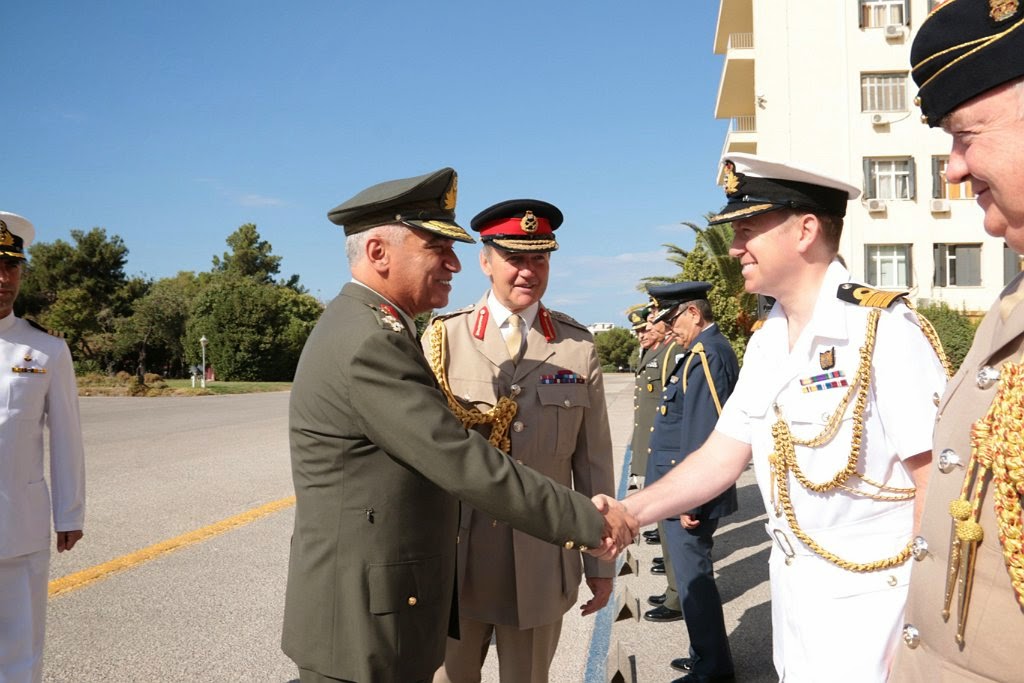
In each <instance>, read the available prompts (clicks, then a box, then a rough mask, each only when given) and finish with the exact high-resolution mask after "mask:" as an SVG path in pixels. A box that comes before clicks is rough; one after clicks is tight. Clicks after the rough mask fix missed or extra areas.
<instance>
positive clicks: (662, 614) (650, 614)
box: [644, 605, 683, 623]
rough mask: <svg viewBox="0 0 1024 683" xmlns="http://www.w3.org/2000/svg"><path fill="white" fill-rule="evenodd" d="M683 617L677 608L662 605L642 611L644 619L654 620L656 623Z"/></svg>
mask: <svg viewBox="0 0 1024 683" xmlns="http://www.w3.org/2000/svg"><path fill="white" fill-rule="evenodd" d="M682 618H683V613H682V612H680V611H679V610H677V609H669V608H668V607H665V606H664V605H660V606H658V607H655V608H654V609H651V610H647V611H646V612H644V619H645V620H647V621H656V622H658V623H663V622H668V621H679V620H680V619H682Z"/></svg>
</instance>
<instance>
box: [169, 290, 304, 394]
mask: <svg viewBox="0 0 1024 683" xmlns="http://www.w3.org/2000/svg"><path fill="white" fill-rule="evenodd" d="M321 311H322V307H321V305H320V302H318V301H317V300H316V299H315V298H314V297H312V296H310V295H308V294H302V293H299V292H295V291H294V290H291V289H289V288H287V287H283V286H279V285H273V284H267V283H261V282H259V281H257V280H256V279H254V278H251V277H242V276H239V275H235V274H226V273H225V274H220V275H217V276H215V277H213V278H211V279H210V281H209V283H208V284H207V285H206V286H205V287H204V288H203V290H202V292H201V293H200V294H199V295H198V297H196V299H195V301H194V303H193V306H192V309H191V317H190V318H189V321H188V323H187V325H186V332H185V354H186V360H187V362H189V363H195V364H198V363H199V361H200V355H201V347H200V344H199V338H200V337H202V336H206V338H207V339H208V340H209V344H208V346H207V352H206V361H207V365H212V366H213V367H214V368H215V370H216V373H217V376H218V377H219V378H222V379H226V380H243V381H258V380H264V381H272V380H289V379H291V378H292V376H293V375H294V374H295V366H296V364H297V363H298V360H299V353H300V352H301V350H302V345H303V344H305V342H306V337H308V336H309V331H310V330H312V328H313V325H314V324H315V323H316V320H317V318H318V317H319V315H320V313H321Z"/></svg>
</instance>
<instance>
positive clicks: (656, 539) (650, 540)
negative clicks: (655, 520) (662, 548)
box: [644, 532, 661, 545]
mask: <svg viewBox="0 0 1024 683" xmlns="http://www.w3.org/2000/svg"><path fill="white" fill-rule="evenodd" d="M644 543H646V544H647V545H661V536H659V535H658V534H657V532H655V534H654V535H653V536H648V537H647V538H645V539H644Z"/></svg>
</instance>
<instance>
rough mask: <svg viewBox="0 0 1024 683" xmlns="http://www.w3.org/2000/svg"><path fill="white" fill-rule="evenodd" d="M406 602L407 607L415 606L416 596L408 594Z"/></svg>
mask: <svg viewBox="0 0 1024 683" xmlns="http://www.w3.org/2000/svg"><path fill="white" fill-rule="evenodd" d="M407 602H408V603H409V607H415V606H416V597H415V596H412V595H410V596H409V600H408V601H407Z"/></svg>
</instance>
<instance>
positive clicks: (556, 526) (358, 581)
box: [282, 283, 604, 683]
mask: <svg viewBox="0 0 1024 683" xmlns="http://www.w3.org/2000/svg"><path fill="white" fill-rule="evenodd" d="M556 388H561V387H556ZM573 388H574V387H565V389H566V397H567V398H568V397H569V393H570V392H569V391H568V390H571V389H573ZM573 398H574V399H575V397H573ZM587 398H589V397H587ZM587 398H583V397H580V398H579V401H581V402H582V401H584V400H587ZM602 401H603V397H602ZM289 410H290V413H289V431H290V442H291V457H292V475H293V479H294V482H295V495H296V499H297V501H296V507H295V531H294V534H293V536H292V542H291V558H290V562H289V568H288V587H287V592H286V595H285V615H284V635H283V643H282V644H283V649H284V651H285V653H286V654H287V655H288V656H289V657H291V658H292V659H293V660H294V661H295V662H296V664H298V666H299V667H300V669H304V670H307V671H312V672H317V673H319V674H321V675H322V676H329V677H332V678H337V679H342V680H347V681H358V682H360V683H371V682H372V683H380V682H392V683H410V682H414V681H427V680H430V679H431V678H432V676H433V674H434V671H435V670H436V669H437V668H438V667H439V666H440V665H441V662H442V660H443V656H444V648H445V636H446V634H447V633H453V634H454V633H455V632H456V631H457V629H452V630H450V629H449V626H450V625H451V626H455V624H454V623H452V624H450V622H449V619H450V617H452V616H453V615H454V613H455V609H456V605H455V602H454V600H453V588H454V586H455V566H456V539H457V536H458V528H459V499H462V500H463V501H465V502H466V503H468V504H470V505H473V506H474V507H475V508H476V509H477V510H480V511H481V514H487V515H492V516H493V517H499V518H501V519H502V520H503V522H508V523H510V524H514V525H516V527H517V528H519V529H522V530H524V531H525V532H527V533H531V534H535V535H536V536H538V537H540V538H543V539H544V540H543V541H534V543H536V545H537V546H538V548H548V547H549V545H548V544H549V543H554V544H557V546H556V545H551V546H550V551H549V552H550V553H553V554H556V555H560V556H563V557H564V558H565V561H566V562H567V563H568V562H570V561H571V560H572V559H575V560H576V562H577V563H578V562H579V559H578V557H579V550H578V549H577V548H578V546H579V545H580V544H585V545H590V546H593V545H595V544H598V543H600V540H601V531H602V528H603V524H604V523H603V518H602V517H601V515H600V514H599V513H598V512H597V510H596V508H595V507H594V505H593V504H592V503H591V502H590V499H589V497H588V496H584V495H581V494H579V493H575V492H572V491H569V490H567V489H566V488H564V487H561V486H558V485H557V484H555V483H554V482H552V481H551V480H549V479H547V478H546V477H544V476H543V475H542V474H541V473H540V472H538V471H537V470H536V469H534V468H531V467H523V466H521V465H519V464H517V463H516V462H515V461H513V460H512V459H511V458H509V457H507V456H506V455H504V454H503V453H501V452H500V451H498V450H497V449H494V448H491V447H490V446H488V444H487V443H486V441H485V440H484V439H483V438H481V437H480V435H479V434H476V433H474V432H472V431H467V430H466V429H464V428H463V426H462V425H461V424H460V423H459V422H458V420H456V419H455V418H454V417H453V415H452V413H451V411H450V410H449V409H448V407H447V405H446V403H445V400H444V398H443V396H442V394H441V392H440V391H439V390H438V388H437V385H436V383H435V381H434V377H433V375H432V373H431V371H430V367H429V366H428V365H427V362H426V359H425V358H424V357H423V354H422V353H421V351H420V347H419V344H418V343H417V340H416V339H415V337H414V335H413V334H412V333H411V332H410V331H409V322H408V320H407V319H406V318H405V316H403V315H401V313H400V312H398V311H395V310H394V308H393V307H392V306H391V305H390V304H389V303H388V302H387V301H386V300H385V299H383V298H382V297H381V296H380V295H378V294H376V293H375V292H373V291H371V290H370V289H368V288H366V287H364V286H362V285H360V284H358V283H349V284H347V285H345V287H344V289H342V292H341V294H340V295H339V296H338V297H337V298H336V299H335V300H334V301H332V302H331V303H330V305H328V307H327V309H326V310H325V311H324V313H323V316H321V318H320V321H319V322H318V323H317V325H316V327H315V328H314V330H313V332H312V334H311V335H310V337H309V339H308V340H307V342H306V346H305V348H304V349H303V352H302V357H301V358H300V360H299V365H298V369H297V371H296V375H295V384H294V387H293V389H292V395H291V403H290V409H289ZM303 675H304V676H306V671H304V672H303ZM315 679H316V676H311V677H310V680H315ZM303 680H306V678H304V679H303Z"/></svg>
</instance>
